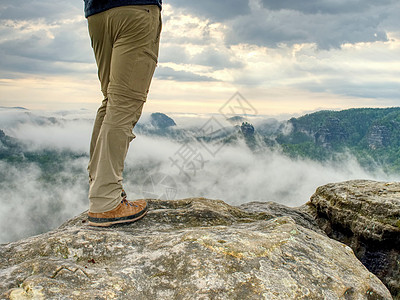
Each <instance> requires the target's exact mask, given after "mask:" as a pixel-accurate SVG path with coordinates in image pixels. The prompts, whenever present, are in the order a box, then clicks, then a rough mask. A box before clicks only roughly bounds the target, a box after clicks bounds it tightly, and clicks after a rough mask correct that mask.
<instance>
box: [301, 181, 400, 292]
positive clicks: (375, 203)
mask: <svg viewBox="0 0 400 300" xmlns="http://www.w3.org/2000/svg"><path fill="white" fill-rule="evenodd" d="M302 210H303V211H307V212H308V213H310V214H311V215H312V216H313V217H314V219H315V220H316V221H317V223H318V225H319V227H320V228H321V229H323V230H324V231H325V232H326V234H327V235H328V236H329V237H331V238H333V239H335V240H338V241H341V242H342V243H345V244H347V245H348V246H350V247H351V248H352V249H353V250H354V252H355V254H356V256H357V257H358V258H359V259H360V261H361V262H362V263H363V264H364V265H365V266H366V267H367V268H368V269H369V270H370V271H371V272H372V273H374V274H375V275H377V276H378V277H379V278H380V279H381V280H382V282H383V283H384V284H385V285H386V286H387V287H388V288H389V290H390V292H391V293H392V295H393V297H394V298H395V299H400V183H399V182H376V181H369V180H353V181H347V182H342V183H335V184H328V185H325V186H322V187H319V188H318V189H317V191H316V192H315V194H314V195H313V196H312V197H311V199H310V201H309V202H308V203H307V204H306V205H305V206H304V207H302Z"/></svg>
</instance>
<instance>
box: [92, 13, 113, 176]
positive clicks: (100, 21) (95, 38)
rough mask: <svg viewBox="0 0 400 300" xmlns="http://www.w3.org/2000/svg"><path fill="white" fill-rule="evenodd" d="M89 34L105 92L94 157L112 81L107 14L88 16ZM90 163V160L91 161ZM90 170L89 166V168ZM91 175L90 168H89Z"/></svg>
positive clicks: (96, 127) (97, 121)
mask: <svg viewBox="0 0 400 300" xmlns="http://www.w3.org/2000/svg"><path fill="white" fill-rule="evenodd" d="M88 28H89V36H90V40H91V43H92V48H93V52H94V55H95V59H96V64H97V69H98V77H99V80H100V84H101V92H102V93H103V96H104V98H103V101H102V103H101V106H100V107H99V109H98V110H97V115H96V119H95V121H94V125H93V132H92V138H91V141H90V152H89V153H90V156H89V159H90V160H91V159H92V156H93V152H94V148H95V147H96V142H97V138H98V136H99V132H100V128H101V125H102V124H103V119H104V116H105V115H106V107H107V102H108V97H107V88H108V83H109V82H110V66H111V54H112V47H113V45H112V39H111V36H110V34H109V32H108V30H107V22H106V14H105V13H101V14H96V15H93V16H90V17H89V18H88ZM89 165H90V162H89ZM88 170H89V168H88ZM89 176H90V170H89Z"/></svg>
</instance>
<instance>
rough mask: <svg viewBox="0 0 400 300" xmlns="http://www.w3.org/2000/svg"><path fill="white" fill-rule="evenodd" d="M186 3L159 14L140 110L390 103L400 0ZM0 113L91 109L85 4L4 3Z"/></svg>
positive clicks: (94, 84)
mask: <svg viewBox="0 0 400 300" xmlns="http://www.w3.org/2000/svg"><path fill="white" fill-rule="evenodd" d="M307 3H308V4H304V3H302V2H298V1H285V2H282V3H281V2H276V1H271V0H249V1H245V0H235V1H218V2H215V1H202V2H197V1H195V2H193V1H181V0H171V1H168V2H166V3H165V4H164V6H163V11H162V14H163V32H162V38H161V48H160V57H159V65H158V68H157V70H156V73H155V77H154V80H153V83H152V87H151V91H150V94H149V97H148V102H147V105H146V108H145V111H147V112H154V111H161V112H164V113H171V112H179V113H218V110H219V109H220V107H221V106H222V105H223V104H224V103H225V102H226V101H227V100H228V99H229V98H230V97H231V96H232V95H233V94H234V93H235V92H237V91H239V92H240V93H241V94H242V95H243V96H244V97H245V98H246V99H248V101H249V102H251V104H252V105H253V106H254V107H255V108H256V109H257V113H258V114H264V115H277V114H296V115H298V114H302V113H304V112H310V111H315V110H320V109H333V110H338V109H345V108H350V107H387V106H397V105H398V104H399V96H400V21H399V18H398V16H399V15H400V2H399V1H397V0H389V1H369V0H368V1H359V0H352V1H347V2H342V1H337V2H332V1H327V0H313V1H309V2H307ZM0 55H1V59H0V106H23V107H26V108H29V109H52V110H58V109H79V108H87V109H90V110H93V111H94V110H95V109H96V107H97V106H98V105H99V103H100V101H101V93H100V89H99V83H98V80H97V71H96V65H95V62H94V58H93V54H92V50H91V47H90V41H89V37H88V33H87V24H86V20H85V18H84V17H83V1H71V0H69V1H68V0H67V1H54V0H38V1H35V2H26V1H20V0H19V1H15V0H13V1H11V0H3V1H2V4H1V6H0Z"/></svg>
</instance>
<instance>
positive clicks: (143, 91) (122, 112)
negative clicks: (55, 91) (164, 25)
mask: <svg viewBox="0 0 400 300" xmlns="http://www.w3.org/2000/svg"><path fill="white" fill-rule="evenodd" d="M105 13H106V15H107V24H108V26H109V28H108V31H109V33H110V36H111V37H112V40H113V49H112V55H111V67H110V77H109V78H110V82H109V84H108V90H107V97H108V102H107V106H106V113H105V116H104V120H103V122H102V125H101V128H100V130H99V135H98V138H97V141H96V145H95V147H94V150H93V156H92V159H91V161H90V164H89V170H90V171H89V172H90V176H91V181H90V189H89V199H90V208H89V211H90V212H92V213H102V212H106V211H110V210H113V209H114V208H116V207H117V206H118V205H119V203H120V202H121V191H122V172H123V169H124V160H125V157H126V154H127V151H128V147H129V143H130V142H131V141H132V139H133V138H134V137H135V136H134V135H133V133H132V129H133V127H134V126H135V124H136V123H137V121H138V120H139V117H140V115H141V112H142V109H143V104H144V102H145V101H146V98H147V93H148V90H149V86H150V82H151V79H152V76H153V73H154V69H155V66H156V62H157V57H158V44H159V34H160V29H161V24H160V11H159V8H158V7H157V6H139V5H138V6H123V7H118V8H114V9H111V10H109V11H106V12H105Z"/></svg>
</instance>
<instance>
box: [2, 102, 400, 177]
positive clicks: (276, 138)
mask: <svg viewBox="0 0 400 300" xmlns="http://www.w3.org/2000/svg"><path fill="white" fill-rule="evenodd" d="M35 122H38V123H46V124H47V123H48V124H54V122H55V120H54V118H51V117H50V118H43V117H42V118H39V119H38V120H36V121H35ZM240 122H241V124H240ZM226 124H227V125H226ZM226 124H225V125H226V126H225V127H220V128H215V130H214V131H213V132H204V131H203V130H202V128H198V127H191V128H182V127H180V126H178V125H177V123H176V122H175V121H174V120H173V119H172V118H171V117H169V116H167V115H166V114H163V113H159V112H158V113H153V114H151V116H150V119H149V120H148V121H147V122H143V123H139V124H137V126H136V127H135V130H134V131H136V132H137V133H138V134H140V135H147V136H155V137H162V138H166V139H170V140H172V141H175V142H179V143H187V142H190V141H193V140H194V139H195V140H197V141H201V142H204V143H212V144H221V145H222V144H230V145H232V144H237V143H239V142H240V141H243V142H244V143H245V144H246V145H247V146H248V147H249V149H251V150H252V151H253V152H265V151H269V150H271V149H272V150H277V151H281V152H282V153H283V154H285V155H287V156H289V157H293V158H307V159H311V160H315V161H320V162H322V161H327V160H340V159H341V157H342V155H343V154H351V155H353V156H355V157H356V158H357V160H358V161H359V163H360V165H361V166H362V167H364V168H366V169H371V170H372V169H374V168H377V167H379V168H382V169H383V170H384V171H386V172H388V173H399V172H400V107H391V108H356V109H348V110H342V111H327V110H325V111H318V112H315V113H311V114H307V115H304V116H301V117H298V118H291V119H290V120H288V121H284V122H280V121H277V120H275V119H271V118H268V119H265V120H264V121H262V122H257V123H255V124H252V123H251V121H250V120H248V119H247V118H244V117H242V116H237V117H233V118H230V119H228V120H227V123H226ZM0 130H1V128H0ZM22 142H23V141H19V140H17V139H13V138H11V137H8V136H7V135H6V134H4V132H3V131H1V132H0V146H1V147H0V159H5V160H7V161H14V162H20V161H26V160H28V161H36V162H37V161H40V162H46V163H48V162H50V163H51V161H52V159H51V156H52V155H53V154H54V155H55V156H57V159H56V160H55V161H57V160H59V159H60V158H61V157H62V155H65V153H63V154H62V155H60V153H59V152H56V151H52V150H49V151H46V156H47V157H48V158H46V159H43V157H41V155H42V154H43V153H42V154H40V153H32V152H29V153H27V151H26V150H24V149H25V147H24V146H23V145H22V144H21V143H22ZM67 152H69V151H67ZM68 155H69V156H72V157H73V156H75V155H74V154H73V153H68ZM77 155H78V156H80V157H81V156H84V155H86V154H84V153H79V154H78V153H77Z"/></svg>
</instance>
